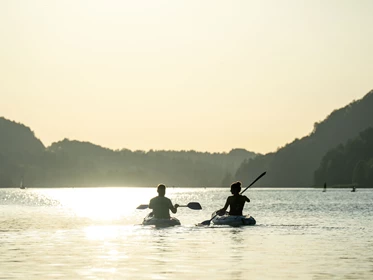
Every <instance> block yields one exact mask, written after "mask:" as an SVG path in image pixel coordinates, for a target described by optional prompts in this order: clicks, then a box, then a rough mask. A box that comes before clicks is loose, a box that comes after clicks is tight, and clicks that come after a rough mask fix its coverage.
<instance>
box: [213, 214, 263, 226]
mask: <svg viewBox="0 0 373 280" xmlns="http://www.w3.org/2000/svg"><path fill="white" fill-rule="evenodd" d="M215 215H216V213H215V212H214V213H213V216H215ZM211 223H212V224H213V225H219V226H221V225H227V226H231V227H239V226H253V225H255V224H256V221H255V219H254V217H252V216H250V215H245V216H229V214H228V213H226V214H225V215H223V216H218V215H217V216H215V217H214V218H213V219H212V220H211Z"/></svg>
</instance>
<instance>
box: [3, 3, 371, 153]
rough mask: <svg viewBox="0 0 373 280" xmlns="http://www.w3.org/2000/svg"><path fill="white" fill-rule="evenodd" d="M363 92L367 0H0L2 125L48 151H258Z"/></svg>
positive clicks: (367, 77)
mask: <svg viewBox="0 0 373 280" xmlns="http://www.w3.org/2000/svg"><path fill="white" fill-rule="evenodd" d="M371 89H373V0H260V1H258V0H247V1H234V0H232V1H217V0H213V1H206V0H205V1H204V0H195V1H194V0H186V1H178V0H169V1H158V0H149V1H139V0H135V1H134V0H131V1H124V0H102V1H101V0H71V1H67V0H63V1H62V0H61V1H56V0H34V1H31V0H30V1H26V0H24V1H19V0H0V116H3V117H5V118H7V119H10V120H13V121H16V122H20V123H23V124H25V125H27V126H29V127H30V128H31V129H32V130H33V131H34V132H35V135H36V137H38V138H39V139H40V140H41V141H42V142H43V143H44V145H46V146H49V145H50V144H51V143H52V142H56V141H60V140H62V139H64V138H69V139H71V140H79V141H89V142H92V143H94V144H98V145H101V146H104V147H107V148H111V149H122V148H127V149H130V150H145V151H148V150H150V149H154V150H161V149H164V150H191V149H193V150H196V151H208V152H228V151H230V150H231V149H233V148H244V149H247V150H250V151H254V152H258V153H267V152H272V151H275V150H276V149H277V148H278V147H282V146H284V145H285V144H286V143H290V142H292V141H293V140H294V139H295V138H301V137H303V136H306V135H307V134H309V133H310V132H311V131H312V129H313V124H314V123H315V122H318V121H321V120H323V119H324V118H325V117H327V115H329V114H330V113H331V112H332V111H333V110H335V109H338V108H340V107H343V106H345V105H347V104H348V103H350V102H352V101H353V100H356V99H360V98H362V97H363V96H364V95H365V94H366V93H367V92H369V91H370V90H371Z"/></svg>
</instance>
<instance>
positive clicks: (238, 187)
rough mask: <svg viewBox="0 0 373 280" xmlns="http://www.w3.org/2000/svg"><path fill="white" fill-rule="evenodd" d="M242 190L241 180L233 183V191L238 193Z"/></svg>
mask: <svg viewBox="0 0 373 280" xmlns="http://www.w3.org/2000/svg"><path fill="white" fill-rule="evenodd" d="M240 191H241V182H240V181H237V182H234V183H232V185H231V192H232V193H237V194H238V193H240Z"/></svg>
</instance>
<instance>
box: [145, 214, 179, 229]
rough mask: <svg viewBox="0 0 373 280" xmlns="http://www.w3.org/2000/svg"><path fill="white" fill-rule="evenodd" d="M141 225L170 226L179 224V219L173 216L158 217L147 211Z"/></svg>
mask: <svg viewBox="0 0 373 280" xmlns="http://www.w3.org/2000/svg"><path fill="white" fill-rule="evenodd" d="M142 225H144V226H156V227H172V226H179V225H181V223H180V221H179V220H178V219H177V218H175V217H170V218H169V219H158V218H155V217H154V216H153V213H149V214H148V215H147V216H146V217H145V218H144V220H143V222H142Z"/></svg>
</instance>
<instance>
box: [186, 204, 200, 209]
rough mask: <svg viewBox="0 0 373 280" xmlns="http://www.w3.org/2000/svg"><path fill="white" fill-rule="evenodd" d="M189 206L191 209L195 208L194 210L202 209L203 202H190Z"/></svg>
mask: <svg viewBox="0 0 373 280" xmlns="http://www.w3.org/2000/svg"><path fill="white" fill-rule="evenodd" d="M187 206H188V207H189V208H190V209H193V210H201V209H202V206H201V204H199V203H198V202H189V203H188V205H187Z"/></svg>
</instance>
